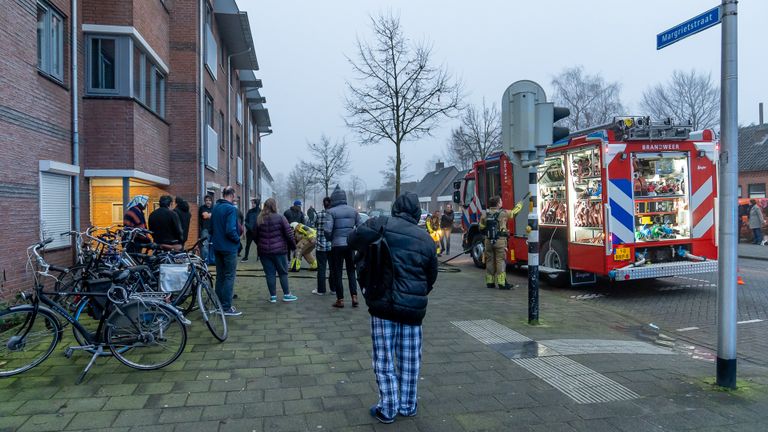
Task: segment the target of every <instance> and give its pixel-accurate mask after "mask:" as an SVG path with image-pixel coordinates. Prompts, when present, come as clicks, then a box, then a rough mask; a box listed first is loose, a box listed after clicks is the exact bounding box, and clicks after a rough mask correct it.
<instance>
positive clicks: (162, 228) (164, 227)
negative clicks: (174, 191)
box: [149, 195, 184, 250]
mask: <svg viewBox="0 0 768 432" xmlns="http://www.w3.org/2000/svg"><path fill="white" fill-rule="evenodd" d="M172 202H173V198H171V196H170V195H163V196H161V197H160V207H158V208H157V210H155V211H153V212H152V214H151V215H149V230H150V231H152V239H153V240H154V241H155V243H157V244H158V245H159V246H161V247H162V248H163V249H167V250H179V249H181V244H182V239H183V238H184V232H183V231H182V230H181V222H179V216H177V215H176V213H174V212H173V210H171V209H170V207H171V203H172Z"/></svg>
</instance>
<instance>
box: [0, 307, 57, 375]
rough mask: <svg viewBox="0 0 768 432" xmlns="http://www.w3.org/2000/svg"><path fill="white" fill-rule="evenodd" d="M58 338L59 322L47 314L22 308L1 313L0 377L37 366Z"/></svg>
mask: <svg viewBox="0 0 768 432" xmlns="http://www.w3.org/2000/svg"><path fill="white" fill-rule="evenodd" d="M60 338H61V326H60V325H59V321H58V320H57V319H56V318H55V317H54V316H53V315H51V313H50V312H48V311H46V310H43V309H38V311H37V313H35V310H34V307H32V306H29V305H25V306H19V307H15V308H13V309H6V310H4V311H2V312H0V377H8V376H11V375H16V374H20V373H22V372H24V371H27V370H29V369H32V368H33V367H35V366H37V365H39V364H40V363H42V362H43V360H45V359H47V358H48V356H49V355H51V353H52V352H53V349H54V348H55V347H56V344H58V343H59V340H60Z"/></svg>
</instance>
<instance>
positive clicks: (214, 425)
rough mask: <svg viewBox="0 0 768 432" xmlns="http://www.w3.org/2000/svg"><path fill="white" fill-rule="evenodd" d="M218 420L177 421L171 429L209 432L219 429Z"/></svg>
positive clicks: (176, 431)
mask: <svg viewBox="0 0 768 432" xmlns="http://www.w3.org/2000/svg"><path fill="white" fill-rule="evenodd" d="M219 426H221V422H219V421H215V420H213V421H204V422H203V421H199V422H194V423H177V424H176V427H175V428H174V429H173V430H174V431H175V432H210V431H215V430H218V429H219Z"/></svg>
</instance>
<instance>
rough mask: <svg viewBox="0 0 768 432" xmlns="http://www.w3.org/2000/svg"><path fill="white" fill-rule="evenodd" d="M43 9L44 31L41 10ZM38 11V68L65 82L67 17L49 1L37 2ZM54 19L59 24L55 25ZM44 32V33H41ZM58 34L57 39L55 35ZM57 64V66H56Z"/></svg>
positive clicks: (41, 0) (39, 0)
mask: <svg viewBox="0 0 768 432" xmlns="http://www.w3.org/2000/svg"><path fill="white" fill-rule="evenodd" d="M41 11H42V13H43V14H42V32H41V28H40V16H39V15H40V12H41ZM36 13H37V15H38V16H37V17H36V19H37V32H38V34H37V37H36V41H35V42H36V44H37V70H38V71H40V72H42V73H44V74H45V75H47V76H49V77H51V78H53V79H55V80H57V81H59V82H61V83H63V82H64V39H65V35H64V23H65V22H66V18H65V16H64V14H62V13H61V12H59V11H58V10H57V9H56V8H55V7H54V6H53V5H51V4H50V3H48V2H47V1H43V0H38V1H37V2H36ZM54 19H56V20H58V24H56V25H54ZM40 33H42V35H41V34H40ZM56 35H58V38H57V39H54V36H56ZM54 65H56V66H54Z"/></svg>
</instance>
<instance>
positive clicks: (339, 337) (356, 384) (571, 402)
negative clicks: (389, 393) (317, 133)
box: [0, 260, 768, 432]
mask: <svg viewBox="0 0 768 432" xmlns="http://www.w3.org/2000/svg"><path fill="white" fill-rule="evenodd" d="M456 261H460V263H459V268H460V269H461V270H462V271H461V272H460V273H441V274H440V277H439V280H438V285H437V288H436V290H435V291H434V293H433V294H432V296H431V297H430V306H429V310H428V313H427V319H426V321H425V326H424V338H425V340H424V353H423V357H424V359H423V361H424V363H423V368H422V371H421V372H422V373H421V379H420V388H419V396H420V400H419V411H418V416H416V417H414V418H398V419H397V421H396V422H395V424H394V425H381V424H378V423H376V422H375V421H373V419H372V418H371V417H370V416H369V414H368V407H369V406H370V405H372V404H373V403H375V402H376V384H375V381H374V377H373V373H372V371H371V360H370V344H371V343H370V336H369V321H368V314H367V311H366V310H365V309H364V308H362V307H361V308H359V309H353V308H351V307H349V306H350V305H349V304H348V305H347V307H346V308H344V309H341V310H336V309H334V308H332V307H331V303H332V298H331V297H330V296H325V297H318V296H314V295H312V294H310V291H311V289H312V288H314V279H313V276H314V273H310V272H302V273H300V274H299V276H300V277H292V278H291V284H292V286H291V287H292V290H293V292H294V294H296V295H298V296H299V300H298V301H297V302H295V303H282V302H278V303H277V304H270V303H268V302H267V290H266V287H265V284H264V281H263V278H262V276H261V275H262V273H261V272H260V271H259V270H258V264H256V263H255V262H253V261H252V262H249V263H246V264H245V265H244V264H240V270H239V278H238V283H237V288H236V292H237V293H238V294H239V296H240V298H239V299H238V300H236V301H235V304H236V306H237V307H238V308H240V309H241V310H243V311H244V315H243V316H241V317H238V318H232V319H230V320H229V324H230V339H229V340H228V341H227V342H225V343H223V344H219V343H216V342H214V340H213V338H212V337H211V336H210V334H209V333H208V331H207V329H206V328H205V326H204V325H203V324H202V323H201V322H200V321H199V319H198V316H197V315H196V314H193V315H192V316H191V317H190V318H191V319H192V320H193V325H192V327H191V328H190V338H189V344H188V347H187V352H185V353H184V355H183V356H182V357H181V358H180V359H179V361H177V362H176V363H174V364H173V365H171V366H169V367H168V368H166V369H163V370H160V371H152V372H138V371H133V370H130V369H128V368H126V367H124V366H122V365H120V364H118V362H116V361H115V360H113V359H100V360H99V361H98V363H97V365H96V366H95V367H94V369H93V370H92V371H91V373H90V375H89V377H88V378H87V380H86V383H84V384H82V385H80V386H75V385H74V384H73V383H74V380H75V377H76V376H77V373H79V371H80V370H81V369H82V367H83V366H84V365H85V363H86V359H85V357H84V356H77V355H76V356H75V358H74V359H73V360H68V359H66V358H64V356H63V355H62V350H63V346H64V343H66V342H67V341H69V340H71V337H70V336H69V331H70V330H69V329H67V330H66V332H67V338H66V340H65V341H64V342H63V343H62V345H60V347H59V350H58V351H57V352H56V353H54V355H53V356H52V358H51V359H49V360H48V361H47V362H46V363H44V364H43V365H41V366H39V367H38V368H36V369H33V370H32V371H29V372H28V373H26V374H23V375H21V376H18V377H14V378H9V379H2V380H0V430H19V431H46V430H65V429H66V430H86V429H88V430H90V429H103V430H112V431H128V430H136V431H166V430H167V431H171V430H176V431H216V430H219V431H310V430H311V431H321V430H329V431H382V430H391V431H394V430H397V431H499V430H505V431H547V432H554V431H587V430H589V431H652V430H653V431H658V430H673V431H677V430H696V431H764V430H765V425H764V418H765V412H768V394H767V393H766V385H767V384H768V373H767V372H768V370H766V368H762V367H759V366H756V365H752V364H748V363H744V364H741V363H740V365H739V366H740V370H739V373H740V378H741V379H742V380H743V383H744V385H745V386H746V387H747V388H746V389H745V390H742V391H739V392H735V393H729V392H718V391H713V390H712V389H711V388H710V386H709V385H708V384H707V380H708V379H710V378H711V377H712V376H713V374H714V370H715V369H714V364H713V363H711V362H709V361H703V360H696V359H694V358H692V357H691V356H689V355H684V354H679V353H675V352H673V351H671V350H669V349H667V348H666V347H665V346H664V338H663V336H658V335H656V336H655V337H651V338H648V337H646V336H647V334H646V333H644V332H643V331H642V328H641V327H640V323H639V322H636V321H635V320H633V319H632V318H631V317H626V316H621V315H618V314H615V313H611V312H609V311H606V310H604V309H601V308H599V307H596V306H592V305H590V304H587V303H584V302H578V301H572V300H568V299H564V298H561V297H559V296H556V295H551V294H549V293H548V292H547V291H546V290H543V291H542V292H541V296H542V305H541V318H542V322H543V325H542V326H539V327H530V326H528V325H527V324H526V319H525V318H526V310H527V300H526V292H525V289H522V288H518V289H516V290H514V291H511V292H505V291H499V290H490V289H487V288H485V287H484V285H483V284H482V283H481V282H482V274H481V273H480V272H479V271H478V270H477V269H474V268H472V267H471V265H469V263H467V262H466V260H456ZM454 262H455V261H454ZM516 279H520V280H522V279H521V278H516ZM345 284H346V282H345ZM347 297H348V296H347ZM574 340H578V341H574ZM649 342H650V343H649Z"/></svg>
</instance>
